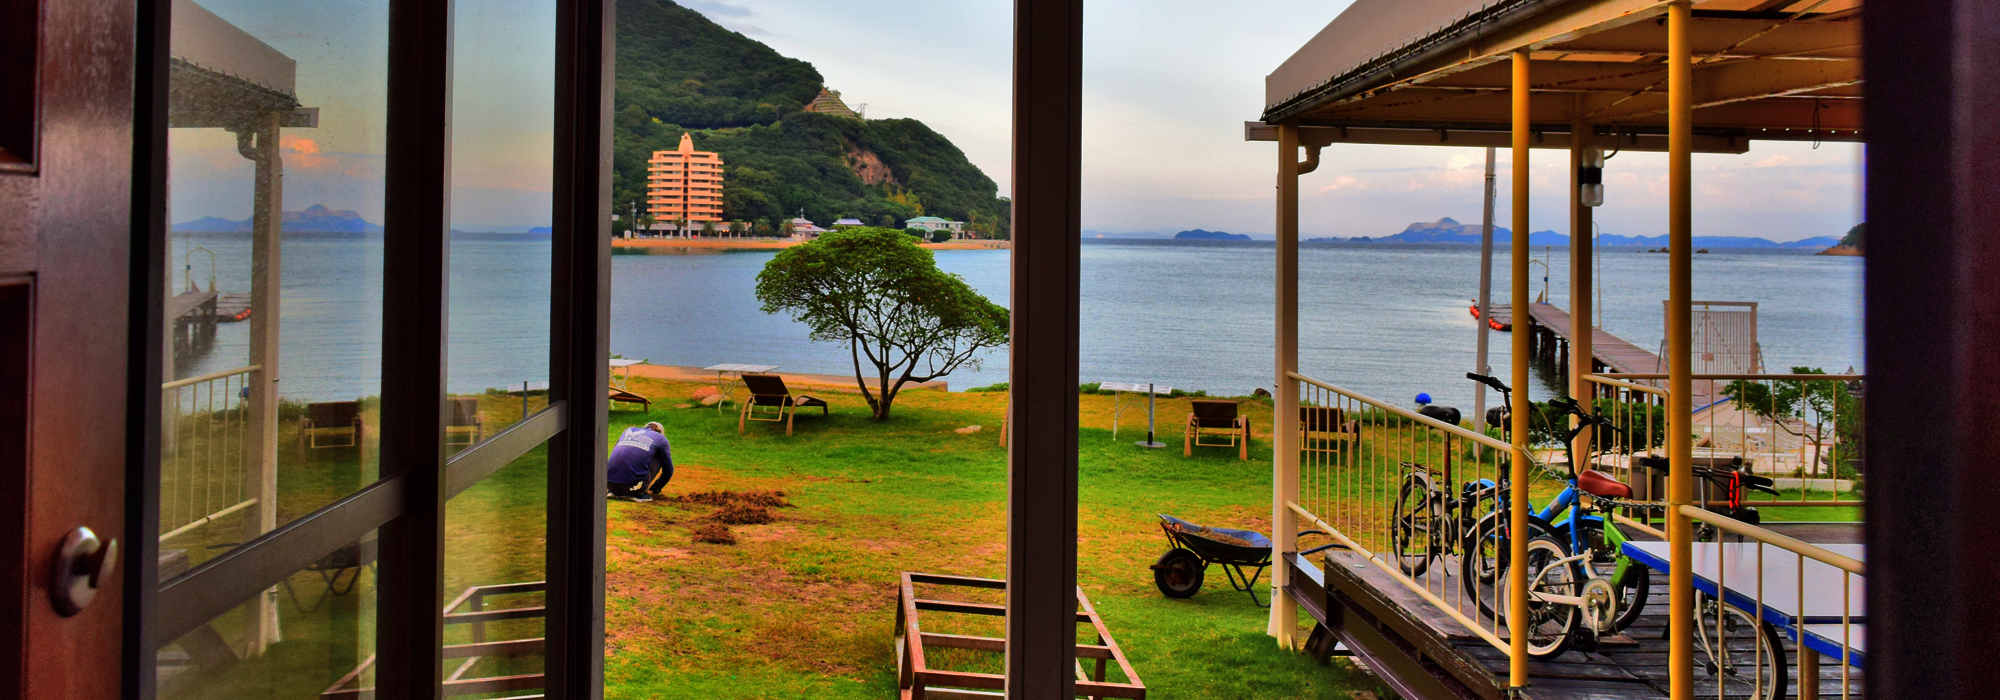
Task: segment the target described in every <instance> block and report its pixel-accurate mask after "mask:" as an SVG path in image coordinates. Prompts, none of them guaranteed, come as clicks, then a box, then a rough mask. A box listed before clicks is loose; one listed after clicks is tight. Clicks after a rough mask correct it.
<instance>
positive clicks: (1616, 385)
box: [1585, 374, 1866, 508]
mask: <svg viewBox="0 0 2000 700" xmlns="http://www.w3.org/2000/svg"><path fill="white" fill-rule="evenodd" d="M1585 380H1586V381H1587V382H1588V383H1590V385H1591V386H1592V396H1591V397H1590V398H1591V399H1592V400H1591V401H1589V402H1588V403H1589V404H1591V405H1592V406H1591V408H1592V410H1593V411H1594V412H1596V413H1599V414H1601V415H1603V416H1604V417H1606V418H1609V419H1611V420H1612V421H1613V422H1614V423H1616V424H1617V425H1619V426H1622V427H1624V428H1625V433H1624V434H1622V435H1595V436H1593V437H1592V440H1591V445H1590V449H1589V451H1590V453H1591V459H1590V460H1589V462H1590V463H1591V464H1593V465H1595V466H1596V468H1597V469H1599V470H1601V471H1604V472H1607V473H1610V474H1611V475H1613V476H1615V477H1617V478H1618V479H1619V480H1620V481H1624V482H1626V483H1628V484H1632V486H1633V489H1634V492H1635V495H1636V496H1638V497H1639V498H1641V499H1649V498H1650V499H1651V500H1660V499H1663V498H1665V495H1664V491H1661V490H1660V489H1659V488H1658V487H1659V486H1660V485H1661V483H1662V482H1661V479H1664V477H1665V473H1664V472H1657V473H1655V472H1650V471H1649V470H1645V469H1639V468H1637V458H1638V457H1641V456H1647V457H1665V456H1666V436H1667V434H1668V430H1669V429H1670V428H1675V429H1677V428H1676V425H1677V424H1679V423H1682V421H1680V420H1677V419H1676V417H1674V416H1670V415H1667V411H1666V406H1667V389H1666V387H1665V386H1664V385H1665V384H1666V375H1664V374H1592V375H1586V377H1585ZM1693 380H1694V384H1695V394H1696V396H1695V397H1694V398H1695V404H1694V415H1692V416H1690V417H1689V418H1688V419H1687V420H1686V421H1685V424H1686V425H1687V426H1688V430H1690V432H1692V433H1693V434H1694V436H1695V437H1694V440H1695V448H1694V458H1695V462H1696V464H1697V465H1700V466H1717V467H1725V468H1726V467H1728V466H1729V465H1731V464H1733V463H1735V462H1736V460H1738V459H1739V458H1740V460H1741V463H1742V465H1743V471H1744V472H1745V473H1750V474H1756V475H1759V476H1765V477H1770V478H1772V479H1775V480H1776V482H1777V483H1776V484H1775V487H1776V488H1777V489H1778V490H1779V491H1782V492H1783V494H1782V495H1779V496H1772V495H1770V494H1766V493H1761V492H1757V491H1754V490H1743V492H1742V500H1741V503H1740V504H1741V505H1745V506H1806V507H1813V506H1847V507H1853V506H1859V505H1862V504H1863V501H1864V500H1865V499H1864V497H1863V492H1862V475H1863V474H1864V473H1865V471H1866V470H1865V465H1864V464H1863V463H1862V461H1861V450H1860V444H1859V434H1860V426H1861V418H1862V415H1863V413H1864V411H1863V403H1862V400H1861V396H1860V391H1859V388H1860V387H1861V386H1862V383H1863V382H1864V381H1865V380H1866V377H1865V376H1864V375H1859V374H1697V375H1694V376H1693ZM1699 486H1700V484H1699V483H1697V487H1698V488H1699ZM1700 496H1701V494H1700V493H1697V497H1700ZM1709 496H1710V498H1711V499H1713V500H1710V501H1709V502H1708V504H1707V505H1708V506H1709V507H1711V508H1719V507H1724V506H1728V505H1729V504H1727V503H1724V502H1722V496H1721V494H1720V493H1717V492H1713V491H1712V492H1711V493H1710V494H1709Z"/></svg>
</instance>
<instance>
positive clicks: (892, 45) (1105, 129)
mask: <svg viewBox="0 0 2000 700" xmlns="http://www.w3.org/2000/svg"><path fill="white" fill-rule="evenodd" d="M684 3H685V4H686V5H687V6H689V7H691V8H693V9H695V10H697V11H700V12H702V13H703V14H704V15H706V16H707V17H709V18H710V19H712V20H715V21H716V22H718V23H720V24H722V25H723V26H725V27H729V28H731V29H735V30H737V31H739V32H742V33H743V34H744V35H746V36H748V37H750V38H752V39H756V40H758V41H761V42H764V43H766V44H768V45H770V46H771V47H772V48H774V49H776V50H777V51H778V52H779V53H781V54H784V55H786V56H790V57H793V58H799V59H802V60H806V61H809V62H811V63H812V64H813V65H814V66H815V67H816V68H818V69H819V71H820V73H821V74H822V75H824V76H825V78H826V81H827V85H828V87H831V88H833V89H836V90H840V91H841V92H842V94H843V96H844V98H845V99H846V101H847V102H848V103H849V104H850V105H852V106H857V107H859V106H861V105H866V112H867V115H868V116H869V117H871V118H897V117H911V118H916V119H920V120H922V121H923V122H924V123H926V124H928V125H930V126H931V127H932V128H934V129H936V130H937V131H939V132H940V133H942V134H944V135H945V136H947V137H948V138H950V139H951V140H952V142H953V143H955V144H957V145H958V146H959V148H960V149H962V150H964V151H965V153H966V155H967V157H969V158H970V159H971V161H972V162H973V164H975V165H977V166H979V167H980V168H981V169H982V170H984V171H985V172H986V174H987V175H988V176H990V177H992V178H993V179H994V181H995V182H997V183H999V185H1000V190H1001V193H1002V194H1003V195H1004V194H1006V193H1008V192H1009V191H1010V190H1011V177H1012V174H1011V172H1010V170H1009V162H1010V156H1009V147H1010V141H1009V121H1008V120H1009V115H1010V103H1009V101H1010V100H1011V95H1012V90H1011V85H1010V71H1011V66H1012V56H1011V52H1012V44H1011V31H1012V27H1013V17H1012V4H1011V3H1010V2H1007V1H1006V0H969V1H968V0H955V1H953V2H935V1H934V0H847V1H843V2H827V1H826V0H684ZM203 4H204V6H206V7H208V8H209V9H211V10H213V11H215V12H216V13H217V14H219V15H221V16H222V17H224V18H225V19H227V20H229V21H231V22H233V23H236V24H238V26H241V27H243V28H245V29H246V30H248V31H250V32H252V33H253V34H255V35H256V36H258V37H259V38H261V39H263V40H264V41H266V42H267V43H269V44H271V45H272V46H273V47H274V48H277V49H278V50H280V51H283V52H285V53H287V54H289V55H291V56H293V57H294V58H296V59H298V60H299V65H300V69H299V95H300V98H301V101H302V102H304V103H305V104H307V105H309V106H320V107H321V108H322V117H321V128H319V129H295V130H289V131H288V134H287V138H286V139H285V144H284V145H285V148H286V173H287V174H286V178H287V179H286V209H290V210H296V209H303V208H304V207H305V206H308V205H310V204H314V203H321V204H326V205H327V206H329V207H331V208H334V209H353V210H356V211H359V212H361V213H362V214H363V216H365V217H368V218H369V219H370V220H372V221H379V220H380V211H381V191H382V189H381V187H382V186H381V179H380V178H381V160H382V155H381V152H382V148H381V117H382V111H383V106H382V89H381V86H382V82H383V79H384V72H383V71H384V69H383V66H384V65H385V62H384V60H383V58H382V56H383V52H384V51H385V50H386V43H385V37H386V26H387V25H386V19H385V12H386V10H385V7H386V5H385V3H384V0H327V1H325V2H319V3H311V4H308V5H306V6H303V8H302V7H301V6H299V5H297V4H296V3H291V2H281V1H278V0H205V1H204V2H203ZM1347 4H1348V2H1342V1H1334V2H1306V1H1303V0H1237V1H1236V2H1231V3H1214V2H1195V1H1193V0H1144V1H1141V0H1092V1H1091V2H1090V3H1087V4H1086V6H1085V15H1084V21H1085V34H1084V53H1085V62H1084V124H1083V128H1084V152H1083V169H1084V173H1083V174H1084V187H1083V211H1082V228H1083V229H1084V230H1086V231H1098V232H1111V233H1136V232H1165V233H1172V232H1175V231H1180V230H1186V229H1194V228H1202V229H1208V230H1219V231H1230V232H1237V233H1248V234H1253V235H1258V234H1262V235H1268V234H1269V233H1270V232H1271V230H1272V220H1273V218H1274V213H1273V177H1274V175H1275V173H1274V169H1275V166H1274V163H1275V160H1276V155H1275V153H1274V151H1275V145H1274V144H1270V143H1246V142H1244V141H1243V137H1242V124H1243V122H1244V121H1246V120H1254V119H1256V118H1257V116H1258V114H1259V113H1260V112H1261V111H1262V107H1263V81H1264V76H1265V74H1267V73H1269V72H1270V71H1271V70H1272V69H1273V68H1275V67H1276V66H1277V65H1278V64H1279V63H1280V62H1282V61H1283V60H1284V59H1285V58H1286V57H1287V56H1289V55H1290V54H1291V53H1292V51H1294V50H1296V49H1297V48H1298V47H1299V46H1300V45H1302V44H1303V43H1305V41H1306V40H1307V39H1309V38H1310V37H1311V36H1312V35H1313V34H1314V33H1317V32H1318V31H1319V30H1320V29H1321V28H1322V27H1324V26H1325V25H1326V23H1327V22H1330V21H1332V20H1333V18H1334V17H1335V16H1336V15H1338V14H1339V13H1340V11H1341V10H1342V9H1344V8H1345V7H1346V6H1347ZM552 7H553V3H552V2H551V0H482V1H481V2H478V3H461V4H460V5H459V27H458V30H457V63H456V65H457V74H456V76H455V79H456V83H455V90H456V92H455V94H456V95H457V98H456V100H455V106H456V110H455V112H454V114H455V119H456V120H455V122H454V132H453V149H454V150H453V153H454V158H453V171H454V188H453V206H452V211H453V223H454V226H455V227H460V228H467V229H481V228H490V229H505V228H520V227H526V226H540V225H547V224H548V219H549V201H550V200H549V195H548V191H549V178H548V163H549V158H548V153H549V149H550V148H551V146H552V144H553V135H552V133H551V129H552V128H553V124H552V122H551V121H550V120H549V119H548V118H547V117H548V110H547V108H546V107H542V108H541V109H537V107H538V106H544V105H550V104H552V99H553V98H552V79H553V78H552V75H551V73H550V70H549V66H548V65H547V61H546V60H545V58H544V57H546V56H548V55H549V52H550V51H552V50H553V27H552V25H550V24H549V23H548V22H547V21H544V18H548V17H550V16H551V14H552V11H553V10H552ZM1484 156H1485V154H1484V150H1483V149H1463V148H1443V147H1413V146H1401V147H1398V146H1361V145H1342V146H1336V147H1332V148H1328V149H1327V150H1326V152H1325V153H1324V154H1323V155H1322V164H1321V166H1320V168H1319V170H1318V171H1316V172H1314V173H1311V174H1309V175H1306V176H1305V177H1304V178H1303V179H1302V181H1301V192H1302V194H1301V202H1300V207H1301V212H1300V228H1301V233H1302V234H1303V235H1305V236H1307V237H1315V236H1335V237H1351V236H1383V235H1389V234H1393V233H1396V232H1397V231H1400V230H1402V229H1403V228H1404V227H1405V226H1407V225H1409V224H1410V223H1414V222H1420V221H1435V220H1437V219H1439V218H1441V217H1447V216H1448V217H1452V218H1455V219H1458V220H1459V221H1462V222H1473V221H1477V220H1478V219H1479V217H1480V212H1481V201H1480V200H1481V182H1482V170H1483V167H1484ZM172 157H173V159H174V160H173V161H172V163H173V168H174V170H173V184H172V192H173V206H174V212H173V220H174V221H186V220H190V219H195V218H199V217H201V216H208V215H213V216H222V217H224V218H230V219H241V218H245V217H247V216H249V209H250V202H249V195H248V192H249V179H250V169H249V164H248V161H244V160H242V159H241V158H240V157H237V156H236V155H235V153H234V147H233V141H232V140H231V139H230V137H229V135H228V134H227V133H225V132H221V131H219V130H192V129H189V130H175V133H174V134H173V151H172ZM1498 158H1499V162H1498V167H1499V168H1500V170H1501V172H1502V173H1505V172H1506V171H1507V169H1508V168H1509V167H1511V162H1510V160H1509V154H1508V153H1507V152H1506V151H1505V150H1504V149H1503V150H1502V151H1501V152H1500V154H1499V155H1498ZM1860 159H1861V151H1860V148H1859V147H1858V146H1855V145H1852V144H1825V145H1823V146H1821V147H1819V148H1813V147H1812V145H1811V144H1805V143H1770V142H1757V143H1755V144H1753V146H1752V148H1751V150H1750V152H1749V153H1746V154H1742V155H1697V156H1695V162H1694V163H1695V176H1694V178H1695V179H1694V182H1695V190H1696V191H1695V197H1696V199H1695V218H1694V224H1695V233H1696V234H1697V235H1704V236H1754V237H1763V238H1769V239H1772V240H1777V241H1787V240H1796V239H1800V238H1807V237H1812V236H1825V235H1834V236H1837V235H1840V234H1841V233H1843V232H1845V231H1846V230H1847V228H1848V227H1850V226H1852V225H1853V224H1855V223H1856V222H1858V221H1859V211H1860V199H1859V197H1860V195H1859V193H1860V189H1859V184H1860V178H1859V165H1860ZM1566 164H1567V155H1566V154H1565V153H1563V152H1561V151H1553V150H1550V151H1538V152H1536V153H1534V154H1533V162H1532V164H1531V168H1532V173H1533V181H1532V184H1533V186H1534V188H1535V190H1534V192H1533V193H1532V195H1531V206H1530V220H1531V222H1532V223H1533V229H1534V230H1538V231H1539V230H1555V231H1560V232H1565V233H1566V232H1567V231H1566V228H1567V226H1568V216H1567V213H1566V207H1567V196H1566V195H1565V193H1564V188H1563V187H1562V185H1563V184H1565V183H1566V182H1567V176H1566V175H1565V173H1564V168H1565V166H1566ZM1605 178H1606V184H1605V190H1606V193H1605V200H1606V203H1605V206H1604V207H1601V208H1599V210H1598V212H1597V217H1596V218H1597V223H1598V226H1599V230H1600V232H1602V233H1610V234H1620V235H1631V236H1653V235H1660V234H1663V233H1665V228H1666V159H1665V156H1664V155H1661V154H1648V153H1633V152H1628V153H1621V154H1619V155H1617V156H1616V157H1615V158H1613V159H1612V160H1611V161H1610V162H1609V163H1608V164H1607V167H1606V174H1605ZM1506 180H1507V178H1505V177H1502V178H1501V183H1500V185H1499V195H1498V200H1499V204H1500V209H1499V211H1498V212H1497V213H1496V217H1497V220H1498V221H1500V222H1507V221H1509V220H1510V219H1511V212H1509V211H1508V210H1507V208H1506V207H1507V204H1508V202H1509V201H1510V199H1511V198H1510V195H1509V193H1508V183H1507V182H1506Z"/></svg>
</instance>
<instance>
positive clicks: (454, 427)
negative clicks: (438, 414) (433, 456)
mask: <svg viewBox="0 0 2000 700" xmlns="http://www.w3.org/2000/svg"><path fill="white" fill-rule="evenodd" d="M444 407H445V422H444V444H447V445H470V444H472V443H475V442H479V440H480V439H481V438H484V437H486V423H485V421H484V420H481V419H480V417H479V398H478V397H476V396H462V397H454V398H449V399H445V406H444ZM459 436H463V439H462V440H454V439H453V438H454V437H459Z"/></svg>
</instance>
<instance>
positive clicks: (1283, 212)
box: [1265, 122, 1299, 648]
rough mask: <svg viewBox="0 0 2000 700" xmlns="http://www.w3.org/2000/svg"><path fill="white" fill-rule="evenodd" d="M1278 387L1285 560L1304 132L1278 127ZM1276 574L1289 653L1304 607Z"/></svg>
mask: <svg viewBox="0 0 2000 700" xmlns="http://www.w3.org/2000/svg"><path fill="white" fill-rule="evenodd" d="M1277 232H1278V235H1277V238H1278V245H1277V248H1278V264H1277V273H1278V274H1277V277H1278V289H1277V302H1278V304H1277V306H1278V308H1277V323H1276V324H1275V325H1276V327H1277V328H1276V331H1277V338H1276V339H1275V340H1276V345H1277V357H1276V358H1275V359H1276V363H1275V364H1276V365H1277V373H1276V375H1277V376H1276V381H1277V385H1276V386H1275V387H1274V388H1275V389H1276V392H1275V393H1274V396H1273V397H1272V398H1273V399H1275V400H1274V401H1273V402H1272V409H1273V411H1272V412H1273V413H1274V414H1276V415H1275V416H1274V418H1275V420H1274V421H1273V423H1274V425H1273V426H1272V428H1273V430H1272V433H1271V542H1272V544H1273V545H1274V547H1273V549H1274V550H1275V551H1276V552H1278V553H1279V555H1280V556H1283V554H1284V553H1286V552H1291V551H1295V550H1297V549H1298V547H1297V546H1296V545H1295V544H1294V543H1293V539H1294V536H1295V534H1296V533H1297V532H1298V531H1299V528H1298V516H1297V515H1296V514H1294V513H1292V509H1291V508H1288V507H1286V506H1285V504H1286V503H1287V502H1290V501H1296V500H1298V498H1299V449H1298V447H1299V436H1298V427H1299V388H1298V384H1297V383H1296V382H1294V381H1292V378H1291V377H1290V376H1288V375H1289V373H1291V372H1296V371H1298V368H1299V127H1298V124H1296V123H1289V122H1288V123H1285V124H1280V125H1279V126H1278V222H1277ZM1275 563H1276V564H1277V566H1275V567H1273V569H1272V574H1271V588H1272V590H1271V619H1270V623H1269V625H1268V628H1267V629H1266V630H1265V632H1266V633H1267V634H1269V635H1271V636H1273V637H1277V638H1278V643H1279V644H1282V645H1284V646H1285V647H1286V648H1291V646H1292V635H1293V633H1294V631H1295V630H1297V629H1298V627H1299V610H1298V605H1297V604H1296V603H1294V602H1293V601H1292V599H1291V598H1290V597H1287V596H1286V595H1285V584H1287V583H1289V581H1290V578H1291V576H1290V572H1289V569H1287V567H1286V565H1285V562H1283V561H1278V562H1275Z"/></svg>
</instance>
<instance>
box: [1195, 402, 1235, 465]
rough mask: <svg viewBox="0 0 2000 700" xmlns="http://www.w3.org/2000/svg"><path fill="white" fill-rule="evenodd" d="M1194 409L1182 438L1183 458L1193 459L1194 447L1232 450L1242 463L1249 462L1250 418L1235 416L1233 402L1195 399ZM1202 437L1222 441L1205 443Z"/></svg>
mask: <svg viewBox="0 0 2000 700" xmlns="http://www.w3.org/2000/svg"><path fill="white" fill-rule="evenodd" d="M1193 408H1194V411H1193V412H1191V413H1189V414H1188V417H1187V433H1186V434H1185V436H1183V438H1182V443H1183V444H1182V447H1181V449H1182V454H1183V455H1185V456H1189V457H1192V456H1194V448H1196V447H1234V448H1236V449H1237V452H1238V455H1239V456H1240V457H1241V458H1242V459H1245V460H1248V459H1250V418H1249V417H1248V416H1241V415H1237V413H1236V402H1235V401H1217V400H1214V399H1195V400H1194V403H1193ZM1204 437H1219V438H1221V439H1219V440H1215V441H1210V442H1204V441H1203V440H1202V438H1204Z"/></svg>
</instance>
